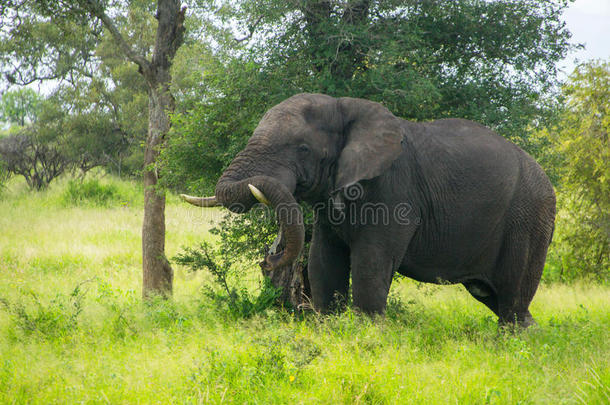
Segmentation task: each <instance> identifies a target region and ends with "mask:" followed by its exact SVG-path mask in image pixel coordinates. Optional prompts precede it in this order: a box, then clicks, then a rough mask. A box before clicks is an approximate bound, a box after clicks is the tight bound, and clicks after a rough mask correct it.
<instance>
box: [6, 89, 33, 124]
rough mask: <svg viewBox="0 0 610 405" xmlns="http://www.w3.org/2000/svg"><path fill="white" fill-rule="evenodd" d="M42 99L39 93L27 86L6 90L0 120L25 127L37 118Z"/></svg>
mask: <svg viewBox="0 0 610 405" xmlns="http://www.w3.org/2000/svg"><path fill="white" fill-rule="evenodd" d="M40 101H41V100H40V96H39V95H38V93H36V92H35V91H34V90H32V89H30V88H27V87H24V88H19V89H17V90H12V91H6V92H4V93H3V94H2V98H1V99H0V120H3V121H5V122H8V123H11V124H16V125H19V126H21V127H23V126H25V125H26V124H27V123H31V122H33V121H34V120H36V116H37V113H38V107H39V103H40Z"/></svg>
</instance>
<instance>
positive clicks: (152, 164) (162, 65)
mask: <svg viewBox="0 0 610 405" xmlns="http://www.w3.org/2000/svg"><path fill="white" fill-rule="evenodd" d="M184 13H185V9H184V8H183V9H180V1H179V0H159V1H158V3H157V14H156V18H157V20H158V21H159V25H158V27H157V35H156V40H155V50H154V53H153V57H152V61H151V62H150V63H149V64H146V63H142V64H140V73H142V75H143V76H144V78H145V79H146V82H147V84H148V86H149V89H148V102H149V105H148V137H147V139H146V152H145V154H144V222H143V224H142V296H143V297H144V298H148V297H150V296H152V295H162V296H170V295H171V294H172V283H173V279H174V274H173V270H172V268H171V266H170V264H169V261H168V260H167V258H166V257H165V192H164V191H163V190H159V189H158V187H157V183H158V180H159V172H158V168H157V167H156V162H157V157H158V156H159V150H160V149H161V148H162V147H163V145H164V144H165V137H166V135H167V133H168V132H169V127H170V118H169V113H170V112H173V111H174V107H175V102H174V97H173V96H172V94H171V92H170V88H169V87H170V84H171V81H172V77H171V75H170V68H171V64H172V59H173V57H174V55H175V54H176V51H177V50H178V48H179V47H180V45H181V44H182V40H183V34H184V25H183V24H184Z"/></svg>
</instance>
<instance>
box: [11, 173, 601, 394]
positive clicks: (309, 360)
mask: <svg viewBox="0 0 610 405" xmlns="http://www.w3.org/2000/svg"><path fill="white" fill-rule="evenodd" d="M101 184H106V185H108V184H110V185H112V187H111V192H110V193H109V194H108V195H106V196H102V197H99V193H98V194H95V193H93V194H92V195H93V197H91V198H89V197H86V198H83V199H81V200H80V201H78V202H75V201H76V199H78V198H79V196H78V195H75V194H73V193H72V191H71V186H70V184H69V183H68V182H67V180H61V181H59V182H57V183H54V184H53V185H52V186H51V188H50V189H49V190H47V191H44V192H41V193H33V192H29V191H27V190H26V188H25V186H24V185H23V184H21V183H20V182H18V181H14V182H12V183H11V184H9V187H8V189H7V190H5V191H4V193H3V195H2V197H1V198H0V299H1V301H0V403H44V404H49V403H80V402H82V403H113V404H116V403H142V404H144V403H239V404H241V403H257V404H270V403H322V404H334V403H347V404H351V403H375V404H383V403H400V404H407V403H422V404H428V403H439V404H445V403H460V404H517V403H521V404H526V403H528V404H529V403H531V404H544V403H552V404H564V403H565V404H572V403H582V404H603V403H606V404H607V403H610V287H608V286H607V285H606V286H603V285H596V284H593V283H588V282H584V281H582V282H579V283H575V284H569V285H564V284H543V285H541V288H540V290H539V292H538V294H537V295H536V298H535V299H534V302H533V304H532V308H531V312H532V314H533V315H534V317H536V319H537V320H538V322H539V325H538V326H537V327H533V328H531V329H529V330H527V331H525V332H520V333H516V334H514V333H509V332H506V331H498V328H497V325H496V319H495V317H494V316H492V314H491V313H490V312H489V311H488V310H487V309H486V308H484V307H483V305H482V304H479V303H478V302H476V301H475V300H474V299H472V298H471V297H470V296H469V295H468V293H467V292H466V291H465V290H464V289H463V288H462V287H461V286H434V285H423V284H418V283H415V282H412V281H410V280H407V279H401V280H398V281H397V282H395V283H394V285H393V287H392V292H391V300H390V304H389V308H388V314H387V316H386V318H385V319H370V318H368V317H366V316H361V315H359V314H356V313H354V312H352V311H350V310H348V311H347V312H345V313H342V314H339V315H331V316H320V315H316V314H308V315H306V316H304V317H303V316H300V317H299V316H294V315H291V314H290V313H289V312H288V311H285V310H280V309H268V310H266V311H265V312H263V313H260V314H257V315H254V316H252V317H250V318H247V319H243V318H239V317H235V316H233V315H232V314H231V313H230V312H227V311H226V309H225V308H224V307H222V306H219V304H218V303H217V302H216V301H214V300H212V299H211V298H210V295H209V294H206V293H205V291H206V288H210V287H214V282H213V279H212V277H211V276H210V275H207V274H204V273H190V272H188V271H186V270H185V269H183V268H180V267H179V266H177V265H174V268H175V283H174V298H173V300H171V301H162V300H153V301H152V302H150V303H147V304H145V303H143V302H142V300H141V299H140V286H141V246H140V227H141V222H142V221H141V219H142V218H141V217H142V198H141V194H142V193H141V190H140V189H138V187H137V186H136V185H134V184H132V183H129V182H122V181H117V180H113V179H109V178H105V179H103V180H101ZM71 193H72V194H71ZM166 215H167V218H166V222H167V227H168V232H167V248H166V251H167V253H168V256H169V257H172V256H174V255H176V254H177V253H179V252H180V251H181V247H182V246H192V245H195V244H197V243H199V242H200V241H201V240H203V239H206V240H208V241H210V242H212V243H213V242H214V238H213V237H212V236H211V235H209V233H208V230H209V228H210V227H211V226H212V222H213V221H214V220H217V219H219V218H220V217H221V216H222V213H221V211H219V210H212V211H205V212H203V211H200V210H198V209H196V208H193V207H189V206H187V205H185V204H181V203H180V202H179V201H178V199H177V198H176V197H174V196H170V197H169V199H168V206H167V213H166ZM232 282H234V283H240V284H239V285H240V286H245V287H248V288H249V289H250V290H252V291H253V294H254V293H255V292H256V288H257V286H258V285H259V271H258V270H257V269H256V266H251V267H248V268H244V269H242V270H241V273H240V275H239V276H235V277H234V279H233V280H232Z"/></svg>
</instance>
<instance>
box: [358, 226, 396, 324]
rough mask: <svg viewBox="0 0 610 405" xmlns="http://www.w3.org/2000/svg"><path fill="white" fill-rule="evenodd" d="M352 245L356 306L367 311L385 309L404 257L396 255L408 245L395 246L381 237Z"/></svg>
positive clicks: (375, 311) (380, 311) (381, 310)
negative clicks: (380, 240) (381, 239)
mask: <svg viewBox="0 0 610 405" xmlns="http://www.w3.org/2000/svg"><path fill="white" fill-rule="evenodd" d="M364 239H366V240H362V239H361V241H360V243H356V244H354V245H352V252H351V269H352V296H353V302H354V306H355V307H356V308H358V309H360V310H361V311H362V312H364V313H367V314H371V315H373V314H383V313H384V312H385V308H386V303H387V298H388V293H389V291H390V285H391V284H392V276H393V274H394V271H395V270H396V267H397V263H400V259H399V258H398V256H397V257H395V256H394V254H398V255H399V252H400V251H401V250H406V248H403V249H400V248H396V249H393V246H392V244H391V243H390V244H383V243H379V239H378V238H374V239H369V238H364Z"/></svg>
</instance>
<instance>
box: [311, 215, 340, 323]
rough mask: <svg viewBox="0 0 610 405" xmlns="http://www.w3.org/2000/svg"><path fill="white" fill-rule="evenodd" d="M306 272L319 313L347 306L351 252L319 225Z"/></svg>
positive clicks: (316, 227) (330, 232)
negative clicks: (345, 304)
mask: <svg viewBox="0 0 610 405" xmlns="http://www.w3.org/2000/svg"><path fill="white" fill-rule="evenodd" d="M307 272H308V278H309V284H310V287H311V295H312V298H313V304H314V308H315V309H316V310H317V311H320V312H329V311H331V310H334V309H337V308H338V307H341V306H343V305H344V303H345V302H346V299H347V294H348V288H349V248H348V247H347V246H346V245H345V244H344V243H343V241H342V240H340V239H339V238H338V237H337V235H336V234H334V232H333V231H331V230H330V229H328V228H324V227H323V226H321V225H319V224H317V225H316V226H314V230H313V235H312V239H311V247H310V250H309V262H308V269H307Z"/></svg>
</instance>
